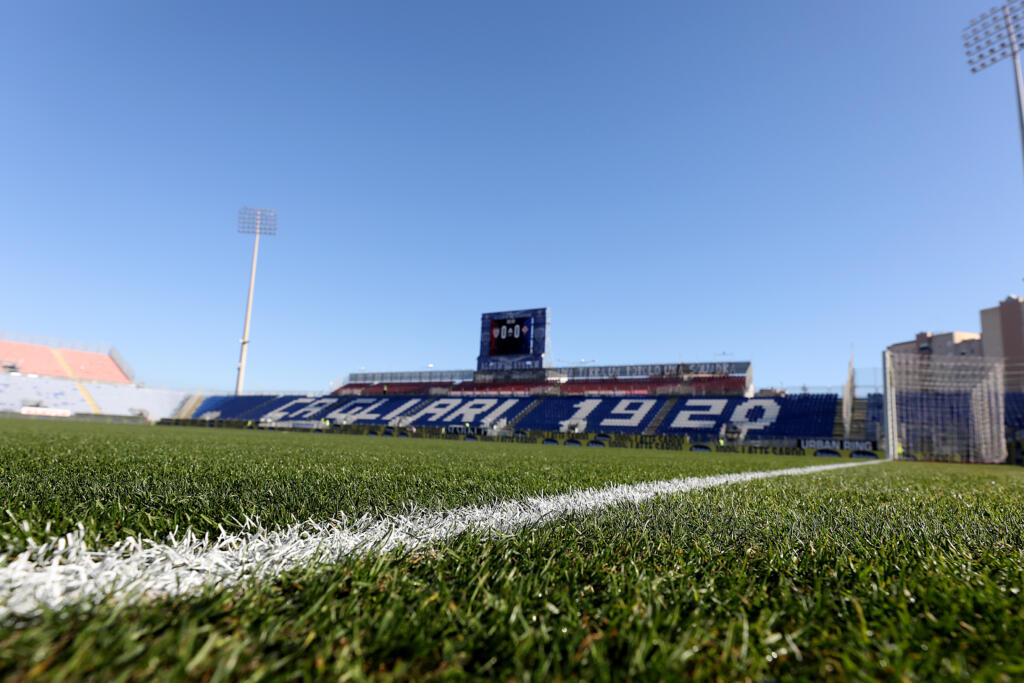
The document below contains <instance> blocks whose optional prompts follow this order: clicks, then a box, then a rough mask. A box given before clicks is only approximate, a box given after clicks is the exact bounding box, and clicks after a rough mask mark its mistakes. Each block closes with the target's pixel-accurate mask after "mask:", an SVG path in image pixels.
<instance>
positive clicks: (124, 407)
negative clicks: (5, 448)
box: [0, 374, 188, 420]
mask: <svg viewBox="0 0 1024 683" xmlns="http://www.w3.org/2000/svg"><path fill="white" fill-rule="evenodd" d="M187 397H188V394H187V393H186V392H184V391H174V390H171V389H148V388H143V387H136V386H134V385H131V384H129V385H123V384H113V383H106V382H75V381H72V380H68V379H59V378H56V377H30V376H27V375H21V374H0V411H6V412H15V413H20V412H26V411H23V408H43V409H54V410H64V411H68V413H69V414H71V415H93V414H100V415H114V416H138V417H146V418H148V419H150V420H160V419H163V418H165V417H172V416H173V415H174V414H175V411H176V410H177V408H178V406H180V405H181V404H182V402H183V401H185V399H186V398H187Z"/></svg>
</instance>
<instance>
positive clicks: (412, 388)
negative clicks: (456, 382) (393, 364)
mask: <svg viewBox="0 0 1024 683" xmlns="http://www.w3.org/2000/svg"><path fill="white" fill-rule="evenodd" d="M450 386H452V382H395V383H391V384H384V383H381V384H370V385H368V386H366V387H365V388H364V389H362V391H361V392H360V394H361V395H362V396H383V395H386V394H401V395H411V394H429V393H430V391H431V389H447V388H448V387H450Z"/></svg>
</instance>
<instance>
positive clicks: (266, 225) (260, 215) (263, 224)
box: [235, 206, 277, 396]
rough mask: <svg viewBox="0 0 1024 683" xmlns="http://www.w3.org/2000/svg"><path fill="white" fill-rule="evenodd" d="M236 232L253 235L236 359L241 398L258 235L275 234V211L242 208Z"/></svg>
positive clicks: (254, 283)
mask: <svg viewBox="0 0 1024 683" xmlns="http://www.w3.org/2000/svg"><path fill="white" fill-rule="evenodd" d="M238 232H241V233H245V234H247V235H255V236H256V238H255V240H254V241H253V245H252V271H250V273H249V299H248V301H246V303H245V328H244V329H243V330H242V340H241V341H242V352H241V354H240V355H239V357H238V381H237V382H236V383H235V396H241V394H242V385H243V384H244V383H245V352H246V349H247V348H248V347H249V320H250V318H251V317H252V290H253V288H254V287H255V286H256V257H257V256H258V255H259V252H260V235H276V234H277V211H274V210H273V209H253V208H251V207H248V206H246V207H243V208H241V209H239V210H238Z"/></svg>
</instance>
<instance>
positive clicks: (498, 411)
mask: <svg viewBox="0 0 1024 683" xmlns="http://www.w3.org/2000/svg"><path fill="white" fill-rule="evenodd" d="M518 404H519V399H518V398H507V399H505V402H504V403H502V404H501V405H500V406H498V407H497V408H495V409H494V412H492V413H489V414H488V415H487V416H486V417H484V418H481V420H480V424H481V425H482V426H484V427H490V426H491V425H492V424H493V423H494V421H495V420H497V419H498V418H499V417H501V416H502V415H504V414H505V413H507V412H508V411H509V410H511V409H512V407H513V406H515V405H518Z"/></svg>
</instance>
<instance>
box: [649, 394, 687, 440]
mask: <svg viewBox="0 0 1024 683" xmlns="http://www.w3.org/2000/svg"><path fill="white" fill-rule="evenodd" d="M678 400H679V399H678V398H674V397H673V398H670V399H669V400H667V401H665V405H663V406H662V407H661V410H659V411H658V414H657V415H655V416H654V419H653V420H651V424H649V425H647V429H645V430H644V434H646V435H648V436H650V435H651V434H656V433H657V432H658V427H660V426H661V423H662V422H663V421H664V420H665V416H666V415H668V414H669V412H670V411H671V410H672V408H674V407H675V405H676V401H678Z"/></svg>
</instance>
